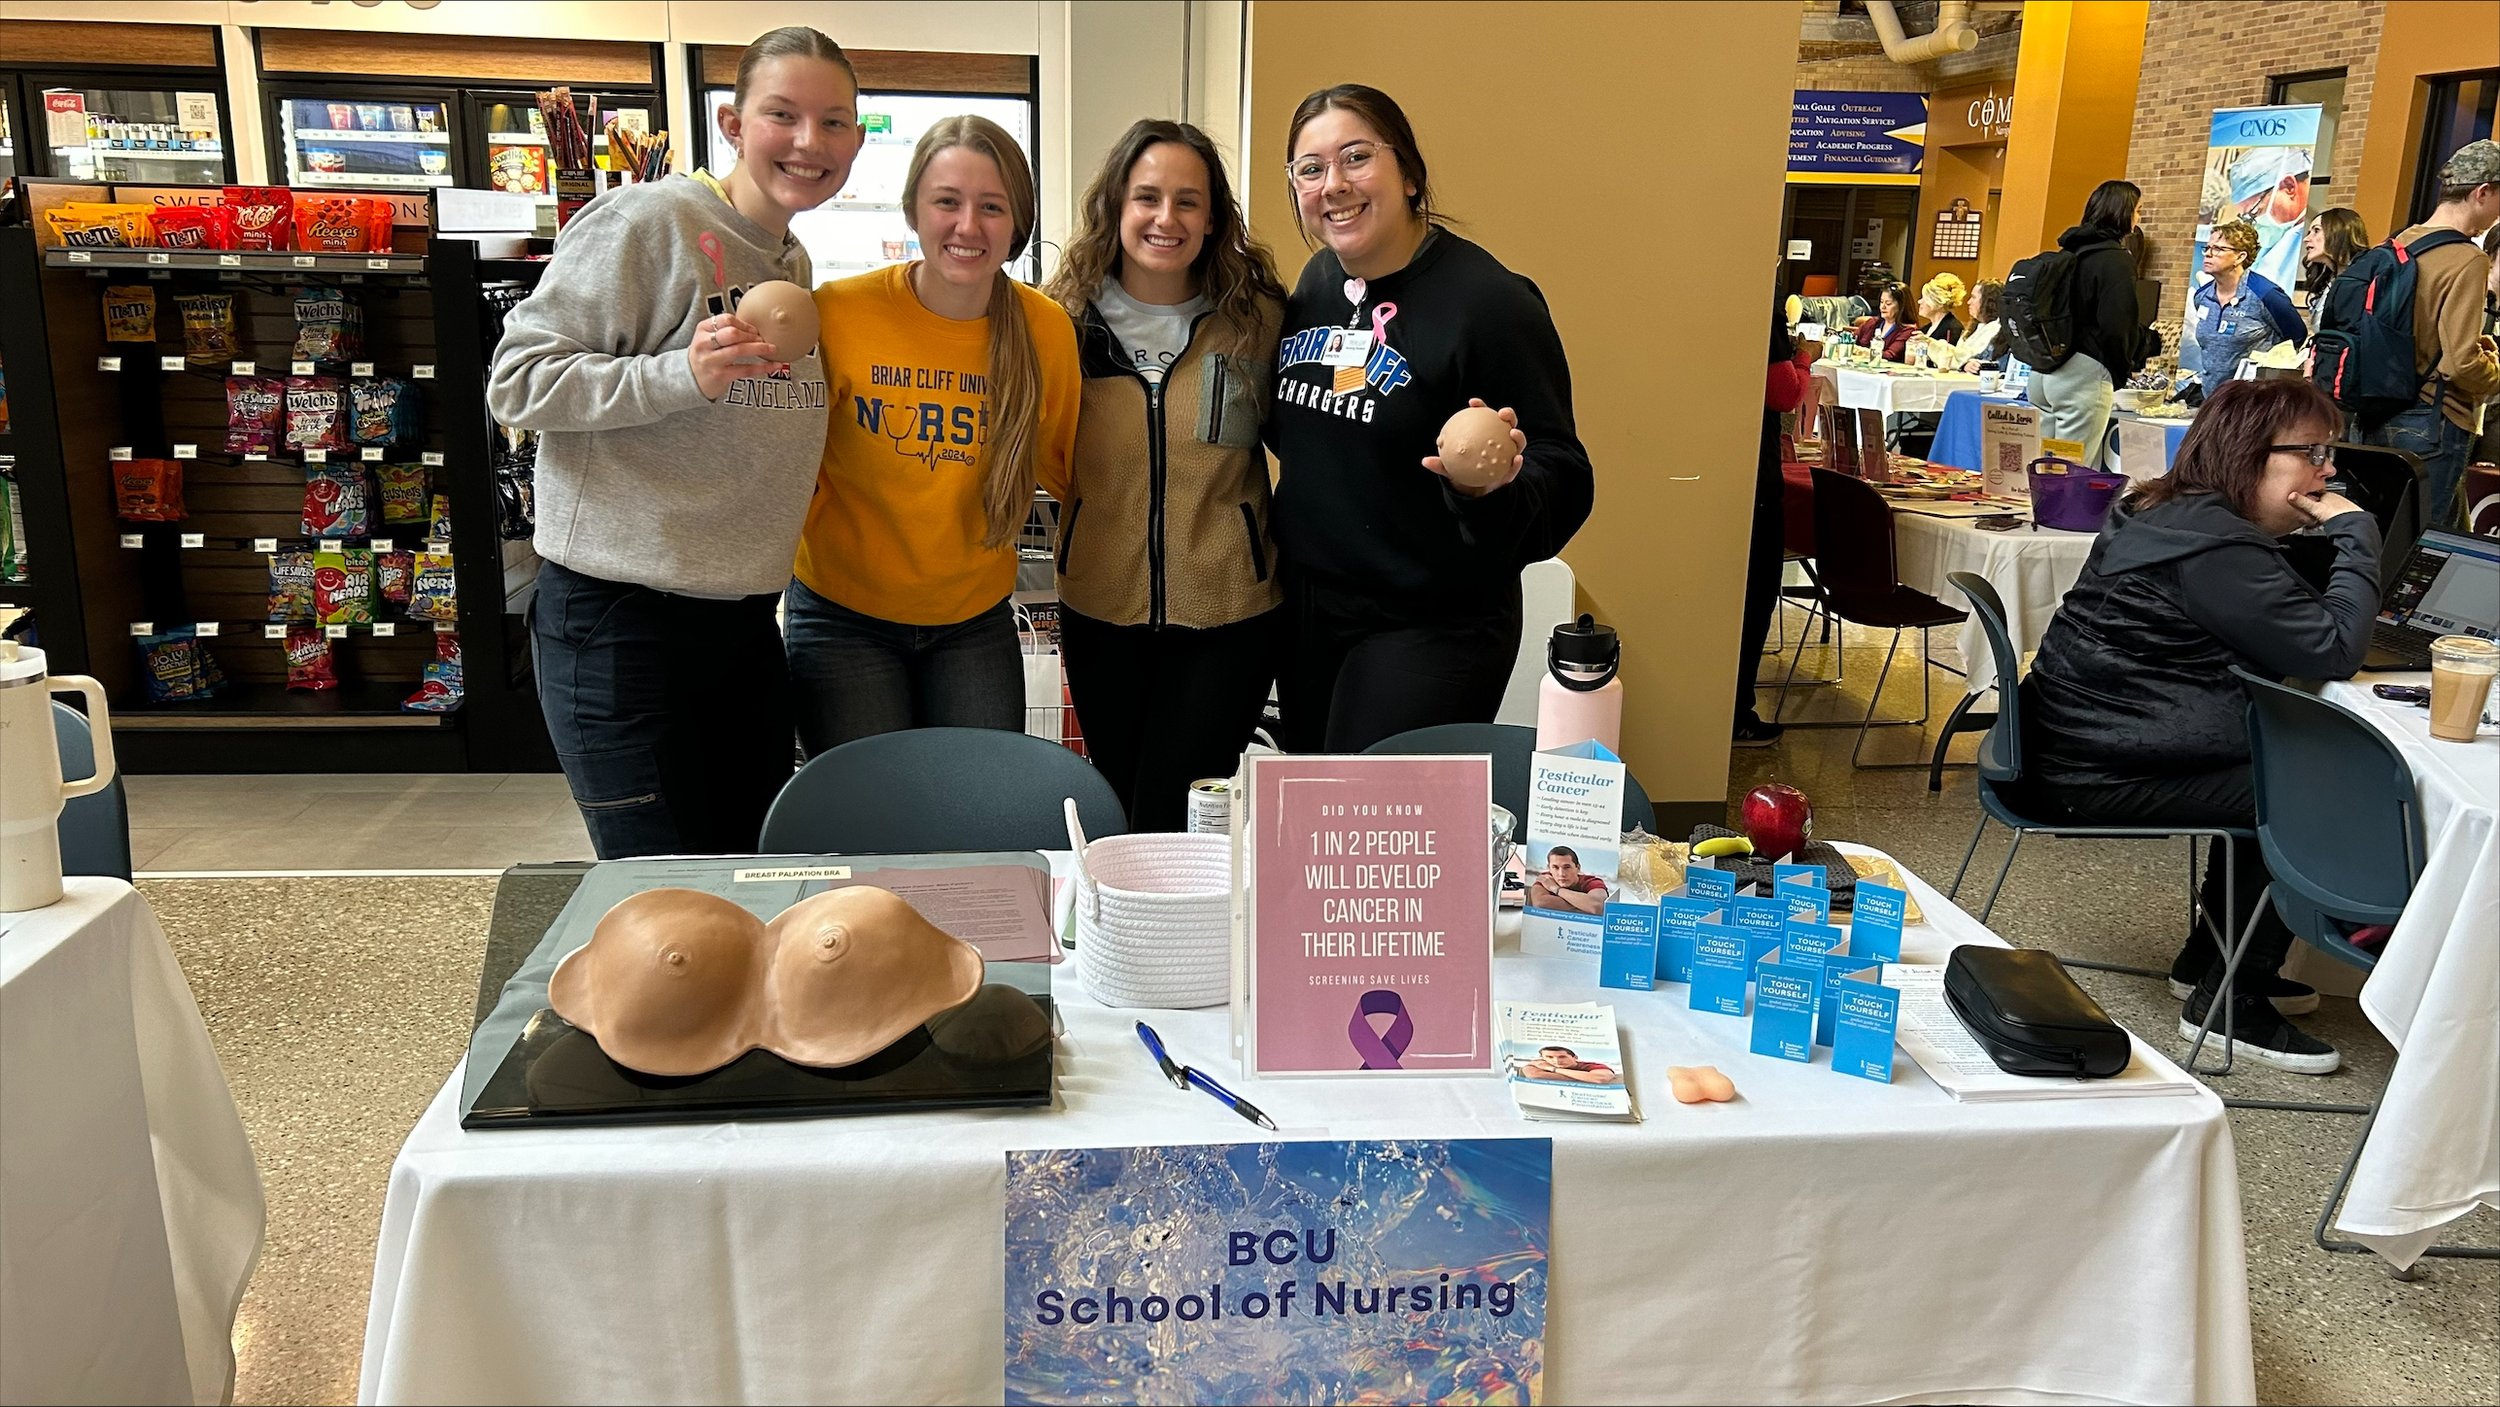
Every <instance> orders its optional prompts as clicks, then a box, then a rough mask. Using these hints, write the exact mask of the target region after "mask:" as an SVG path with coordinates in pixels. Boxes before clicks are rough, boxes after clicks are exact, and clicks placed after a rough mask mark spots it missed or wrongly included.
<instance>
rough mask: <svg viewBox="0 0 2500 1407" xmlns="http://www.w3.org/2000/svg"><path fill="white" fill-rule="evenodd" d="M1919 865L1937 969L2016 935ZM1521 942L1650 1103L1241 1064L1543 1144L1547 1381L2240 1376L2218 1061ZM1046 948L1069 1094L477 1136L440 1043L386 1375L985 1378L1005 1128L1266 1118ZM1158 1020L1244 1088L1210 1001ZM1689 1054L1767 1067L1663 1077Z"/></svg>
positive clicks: (822, 1390) (1358, 1124) (994, 1324)
mask: <svg viewBox="0 0 2500 1407" xmlns="http://www.w3.org/2000/svg"><path fill="white" fill-rule="evenodd" d="M1911 887H1912V889H1913V891H1914V892H1915V893H1916V895H1917V897H1918V900H1919V902H1920V904H1921V905H1922V906H1923V907H1924V908H1925V910H1926V913H1927V915H1928V923H1927V924H1926V925H1923V926H1919V927H1914V928H1912V929H1911V930H1910V932H1909V940H1908V941H1909V950H1908V951H1909V956H1910V957H1911V958H1913V960H1926V961H1937V960H1941V959H1942V957H1943V956H1944V955H1945V954H1946V953H1947V952H1948V951H1949V950H1950V949H1951V948H1952V947H1953V946H1955V945H1956V944H1960V943H1993V942H1995V941H1997V940H1996V939H1995V938H1994V937H1993V936H1992V935H1990V934H1989V933H1988V932H1987V930H1985V929H1983V928H1981V927H1980V926H1979V924H1978V923H1977V922H1976V921H1975V920H1973V919H1971V918H1969V917H1968V916H1967V915H1964V914H1963V913H1961V912H1960V911H1959V910H1957V909H1955V908H1954V907H1953V906H1952V905H1951V904H1949V903H1947V902H1945V901H1944V900H1943V899H1942V898H1941V897H1940V896H1938V895H1937V894H1936V892H1935V891H1934V890H1933V889H1931V888H1929V887H1927V886H1926V885H1925V884H1923V883H1920V882H1918V881H1917V880H1915V879H1913V880H1912V881H1911ZM1497 946H1499V947H1501V949H1502V951H1501V952H1500V953H1499V954H1498V956H1497V958H1496V962H1497V965H1498V972H1497V980H1498V982H1499V984H1500V989H1501V992H1502V994H1503V995H1504V996H1506V997H1514V998H1520V999H1527V1000H1559V1001H1572V1000H1586V999H1588V998H1591V997H1597V996H1602V997H1603V998H1604V999H1606V1000H1608V1001H1610V1002H1612V1003H1614V1004H1615V1006H1616V1007H1617V1010H1618V1013H1619V1019H1620V1021H1621V1025H1622V1029H1623V1033H1624V1038H1625V1047H1626V1054H1627V1056H1628V1063H1629V1066H1630V1070H1631V1074H1632V1077H1633V1083H1634V1089H1635V1092H1636V1096H1637V1098H1638V1099H1639V1101H1640V1105H1641V1108H1642V1109H1643V1111H1644V1112H1645V1113H1646V1114H1647V1116H1648V1122H1646V1123H1645V1124H1640V1125H1631V1126H1620V1125H1588V1126H1580V1125H1570V1124H1529V1123H1526V1122H1524V1121H1522V1120H1521V1119H1520V1118H1519V1116H1518V1115H1517V1114H1516V1113H1515V1112H1514V1111H1513V1107H1512V1105H1511V1101H1510V1098H1509V1095H1508V1094H1507V1092H1506V1090H1505V1087H1504V1086H1503V1085H1502V1083H1501V1082H1499V1081H1498V1080H1496V1079H1493V1078H1491V1077H1483V1078H1454V1079H1409V1080H1393V1081H1366V1080H1360V1079H1345V1080H1307V1079H1306V1080H1276V1081H1262V1080H1255V1079H1243V1080H1241V1081H1240V1082H1239V1083H1237V1084H1235V1085H1234V1087H1235V1088H1236V1089H1239V1090H1240V1091H1241V1092H1242V1094H1243V1095H1244V1097H1246V1098H1249V1099H1251V1100H1252V1101H1254V1102H1255V1103H1257V1104H1258V1105H1259V1106H1261V1107H1262V1108H1264V1109H1266V1110H1267V1111H1268V1113H1269V1114H1270V1115H1272V1116H1273V1117H1274V1118H1275V1119H1276V1121H1277V1122H1278V1123H1279V1124H1281V1125H1282V1126H1283V1133H1282V1136H1283V1137H1285V1138H1334V1139H1364V1138H1475V1137H1493V1138H1506V1137H1545V1136H1550V1137H1552V1139H1553V1140H1554V1198H1553V1220H1552V1242H1551V1250H1552V1260H1551V1274H1552V1280H1551V1284H1550V1291H1549V1304H1550V1309H1549V1317H1548V1319H1547V1327H1546V1364H1547V1368H1546V1374H1547V1376H1546V1380H1545V1381H1546V1399H1547V1400H1548V1401H1551V1402H1640V1401H1684V1402H1731V1401H1765V1402H1768V1401H1789V1402H1866V1401H1888V1402H1922V1401H1927V1402H1975V1401H1987V1402H2021V1401H2055V1402H2068V1403H2071V1402H2076V1401H2087V1400H2088V1401H2093V1402H2189V1401H2193V1402H2248V1401H2252V1400H2253V1397H2254V1390H2255V1384H2254V1379H2253V1376H2252V1372H2251V1366H2250V1341H2249V1320H2248V1292H2247V1280H2246V1267H2245V1263H2244V1258H2243V1250H2242V1243H2241V1234H2240V1196H2239V1178H2238V1172H2237V1164H2236V1159H2235V1157H2234V1153H2233V1149H2232V1142H2231V1131H2230V1125H2229V1122H2228V1120H2227V1119H2226V1118H2225V1117H2224V1114H2223V1110H2222V1106H2221V1103H2220V1101H2219V1100H2217V1099H2216V1098H2215V1097H2214V1096H2213V1094H2211V1093H2210V1092H2209V1091H2206V1090H2204V1089H2202V1088H2201V1087H2200V1088H2198V1089H2197V1090H2196V1091H2195V1092H2194V1093H2193V1094H2186V1095H2178V1096H2169V1097H2156V1098H2133V1099H2106V1098H2100V1099H2079V1100H2066V1101H2047V1102H2040V1103H2031V1104H2014V1105H1958V1104H1955V1103H1954V1102H1953V1101H1952V1100H1951V1099H1950V1098H1949V1097H1948V1096H1946V1095H1945V1094H1944V1093H1943V1092H1942V1091H1941V1090H1939V1089H1938V1088H1937V1087H1936V1086H1935V1085H1934V1084H1933V1083H1931V1082H1930V1081H1929V1080H1928V1079H1927V1078H1926V1076H1925V1075H1924V1074H1923V1073H1921V1072H1920V1070H1919V1069H1918V1067H1917V1066H1916V1064H1914V1063H1913V1062H1912V1061H1911V1060H1910V1059H1909V1057H1908V1056H1906V1055H1903V1056H1901V1057H1899V1059H1898V1063H1897V1071H1898V1073H1897V1076H1896V1079H1897V1083H1895V1084H1892V1085H1889V1086H1887V1085H1879V1084H1872V1083H1868V1082H1866V1081H1862V1080H1856V1079H1851V1078H1848V1077H1846V1076H1842V1075H1837V1074H1834V1073H1833V1072H1832V1071H1831V1070H1830V1068H1829V1062H1828V1057H1825V1058H1823V1059H1822V1060H1821V1061H1820V1062H1819V1063H1818V1064H1816V1065H1814V1066H1812V1067H1808V1066H1801V1065H1793V1064H1790V1063H1787V1062H1784V1061H1779V1060H1770V1059H1763V1058H1759V1057H1755V1056H1752V1055H1750V1054H1748V1053H1747V1052H1746V1043H1747V1035H1748V1031H1749V1023H1748V1022H1746V1021H1741V1020H1736V1019H1732V1018H1727V1017H1721V1016H1713V1015H1704V1014H1700V1013H1696V1012H1693V1011H1690V1010H1688V1009H1687V1008H1686V1006H1685V1001H1686V989H1685V988H1683V987H1681V986H1672V987H1666V988H1662V989H1661V990H1660V991H1658V992H1655V993H1637V992H1621V991H1616V992H1604V993H1600V992H1598V991H1597V990H1596V988H1595V986H1594V985H1593V973H1592V972H1591V970H1590V969H1589V968H1588V967H1587V966H1586V965H1583V964H1574V963H1568V962H1563V961H1557V960H1549V959H1540V958H1530V957H1525V956H1522V955H1521V954H1519V953H1518V952H1516V951H1515V950H1513V949H1512V948H1511V946H1510V944H1509V943H1508V942H1507V941H1505V942H1504V943H1502V944H1499V945H1497ZM1055 979H1056V981H1055V986H1056V991H1057V993H1058V995H1059V997H1060V999H1061V1001H1062V1006H1061V1010H1062V1012H1063V1013H1064V1016H1065V1021H1066V1033H1065V1035H1064V1036H1063V1037H1062V1039H1061V1042H1060V1046H1059V1075H1058V1102H1057V1105H1056V1107H1054V1108H1052V1109H1050V1110H1046V1111H1045V1110H1014V1111H1007V1110H999V1111H974V1112H957V1113H918V1114H897V1115H890V1116H870V1117H854V1118H845V1119H790V1120H758V1121H751V1122H744V1123H712V1124H682V1125H645V1126H640V1127H617V1128H570V1129H550V1130H511V1129H505V1130H493V1131H477V1132H466V1131H463V1130H462V1129H461V1128H460V1127H459V1100H460V1090H461V1080H460V1075H459V1073H458V1072H457V1071H455V1072H454V1074H453V1076H452V1078H451V1079H450V1080H449V1081H448V1082H447V1083H446V1084H445V1085H444V1087H443V1090H442V1093H441V1094H440V1095H438V1096H437V1097H436V1099H435V1101H434V1103H433V1105H432V1106H431V1107H430V1108H428V1109H427V1110H426V1112H425V1114H424V1116H423V1118H422V1119H420V1120H419V1122H418V1124H417V1127H416V1129H415V1131H414V1132H413V1133H411V1134H410V1135H409V1138H408V1142H407V1145H406V1146H405V1147H404V1148H403V1149H402V1150H401V1151H400V1155H399V1159H398V1161H397V1163H396V1164H395V1166H394V1167H393V1168H392V1170H391V1183H390V1194H389V1199H388V1202H387V1204H386V1206H385V1208H384V1211H383V1218H382V1238H381V1247H380V1252H379V1255H378V1256H377V1259H376V1266H375V1271H374V1286H373V1303H372V1309H371V1314H370V1317H369V1318H368V1320H367V1323H366V1330H365V1354H364V1375H363V1382H362V1385H361V1388H360V1397H361V1399H362V1400H363V1401H365V1402H368V1403H398V1402H495V1403H531V1402H593V1401H642V1402H705V1401H718V1402H772V1401H786V1400H812V1401H872V1400H873V1401H882V1402H896V1401H918V1402H996V1401H998V1400H1000V1394H1001V1393H1002V1391H1003V1375H1004V1371H1005V1368H1004V1363H1005V1357H1004V1348H1003V1344H1002V1337H1003V1336H1002V1328H1001V1319H1000V1314H1001V1310H1002V1303H1001V1301H1002V1296H1003V1294H1004V1284H1005V1278H1004V1277H1005V1268H1004V1261H1003V1256H1004V1248H1003V1246H1002V1244H1001V1235H1002V1231H1001V1227H1002V1218H1003V1215H1004V1197H1005V1179H1006V1168H1005V1162H1006V1160H1005V1156H1004V1154H1005V1152H1006V1150H1008V1149H1011V1148H1046V1147H1093V1146H1116V1145H1135V1144H1149V1143H1232V1142H1244V1141H1252V1140H1255V1139H1257V1138H1259V1137H1261V1136H1262V1135H1261V1134H1260V1131H1259V1130H1257V1129H1255V1128H1253V1127H1251V1126H1250V1125H1248V1124H1245V1123H1243V1122H1242V1121H1241V1120H1239V1119H1238V1118H1236V1117H1234V1116H1233V1115H1232V1114H1231V1113H1229V1112H1228V1111H1226V1110H1225V1109H1224V1108H1222V1107H1221V1106H1219V1105H1218V1104H1216V1103H1215V1102H1214V1101H1213V1100H1210V1099H1206V1098H1203V1097H1200V1096H1196V1095H1193V1094H1190V1093H1186V1092H1181V1091H1176V1090H1174V1089H1173V1088H1172V1087H1171V1086H1170V1085H1169V1084H1168V1083H1166V1082H1165V1081H1164V1080H1163V1079H1162V1077H1161V1076H1160V1075H1159V1074H1158V1073H1157V1071H1156V1068H1155V1066H1154V1063H1153V1062H1152V1060H1150V1059H1149V1058H1148V1057H1147V1055H1146V1052H1145V1051H1144V1049H1142V1048H1141V1047H1140V1045H1139V1043H1138V1040H1137V1037H1136V1036H1135V1034H1134V1033H1133V1030H1132V1023H1133V1022H1134V1021H1135V1019H1136V1018H1137V1016H1138V1015H1139V1013H1137V1012H1134V1011H1127V1010H1114V1009H1111V1008H1107V1007H1103V1006H1099V1005H1096V1004H1094V1003H1093V1002H1092V1001H1091V1000H1090V999H1089V998H1087V997H1086V996H1085V995H1084V994H1083V992H1082V984H1081V982H1080V980H1079V979H1078V978H1077V976H1076V973H1075V971H1074V968H1073V965H1068V966H1062V967H1061V968H1059V969H1058V971H1057V973H1056V974H1055ZM1153 1020H1154V1023H1155V1025H1156V1027H1157V1029H1158V1030H1159V1031H1160V1032H1161V1033H1162V1035H1163V1037H1164V1040H1165V1042H1166V1044H1167V1045H1168V1046H1169V1047H1170V1048H1171V1051H1172V1053H1173V1056H1174V1057H1175V1058H1176V1059H1180V1060H1185V1061H1192V1062H1197V1063H1201V1064H1204V1065H1207V1066H1209V1067H1210V1068H1212V1069H1214V1070H1216V1071H1218V1072H1219V1074H1220V1075H1221V1077H1222V1078H1224V1079H1226V1081H1227V1082H1228V1083H1230V1082H1232V1080H1233V1078H1234V1077H1233V1076H1232V1074H1231V1073H1230V1070H1231V1066H1232V1062H1231V1061H1229V1060H1228V1059H1226V1058H1225V1056H1224V1054H1223V1052H1224V1051H1225V1049H1226V1046H1227V1041H1228V1032H1229V1028H1230V1022H1229V1017H1228V1014H1227V1013H1226V1012H1225V1011H1224V1010H1223V1009H1222V1008H1216V1009H1212V1010H1201V1011H1187V1012H1163V1013H1155V1014H1154V1016H1153ZM2157 1058H2158V1057H2157ZM1687 1063H1691V1064H1716V1065H1718V1066H1719V1067H1720V1068H1721V1069H1723V1070H1725V1071H1727V1072H1728V1073H1729V1074H1730V1075H1731V1076H1732V1077H1733V1078H1734V1080H1735V1082H1736V1085H1737V1087H1738V1089H1739V1091H1740V1092H1741V1095H1742V1097H1741V1098H1740V1099H1739V1100H1738V1101H1737V1102H1736V1103H1733V1104H1727V1105H1700V1106H1689V1107H1688V1106H1684V1105H1679V1104H1677V1103H1675V1101H1674V1100H1673V1098H1672V1097H1670V1096H1669V1094H1668V1093H1667V1088H1666V1084H1667V1081H1666V1068H1667V1067H1668V1066H1670V1065H1678V1064H1687Z"/></svg>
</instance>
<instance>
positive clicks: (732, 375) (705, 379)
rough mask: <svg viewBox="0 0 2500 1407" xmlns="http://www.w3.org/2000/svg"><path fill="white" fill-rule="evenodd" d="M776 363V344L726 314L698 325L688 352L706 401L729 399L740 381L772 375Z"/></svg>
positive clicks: (696, 379)
mask: <svg viewBox="0 0 2500 1407" xmlns="http://www.w3.org/2000/svg"><path fill="white" fill-rule="evenodd" d="M775 361H776V358H775V357H774V356H773V344H772V343H771V342H769V341H767V340H766V339H765V337H764V334H763V333H761V332H758V331H756V330H755V329H754V328H753V327H752V326H750V325H748V324H746V323H744V322H741V321H739V320H738V319H737V318H735V317H733V316H731V315H730V314H727V313H723V314H721V315H720V316H719V317H712V318H705V319H704V320H703V321H701V322H699V323H696V324H695V327H694V341H693V343H692V344H690V345H689V346H688V347H687V348H686V362H687V364H688V365H690V366H692V367H693V368H694V384H695V389H696V390H699V391H701V392H702V393H703V399H705V400H707V401H717V400H719V399H720V398H721V397H723V396H725V395H728V394H729V388H730V386H731V385H732V384H733V383H735V382H736V381H738V380H739V379H740V378H741V377H747V376H755V375H759V374H766V373H769V372H770V371H772V370H774V369H775V367H774V363H775Z"/></svg>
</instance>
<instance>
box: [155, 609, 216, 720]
mask: <svg viewBox="0 0 2500 1407" xmlns="http://www.w3.org/2000/svg"><path fill="white" fill-rule="evenodd" d="M138 645H139V677H140V678H141V679H144V680H146V681H147V689H148V702H149V703H190V702H193V701H195V700H199V699H205V698H212V697H214V696H215V695H216V693H217V690H218V689H219V688H220V687H221V686H223V685H224V683H225V682H226V677H225V674H224V673H223V672H222V671H220V670H219V669H218V668H217V662H216V661H215V660H214V659H212V658H210V657H209V653H208V650H207V648H206V647H205V646H203V645H201V644H200V640H199V636H198V634H197V633H196V632H195V631H194V630H193V629H192V628H191V627H190V626H187V625H177V626H173V627H171V628H170V629H166V630H161V631H159V632H157V633H156V634H154V635H142V636H140V637H139V640H138Z"/></svg>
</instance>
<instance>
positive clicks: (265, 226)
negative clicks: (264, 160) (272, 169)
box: [225, 186, 295, 250]
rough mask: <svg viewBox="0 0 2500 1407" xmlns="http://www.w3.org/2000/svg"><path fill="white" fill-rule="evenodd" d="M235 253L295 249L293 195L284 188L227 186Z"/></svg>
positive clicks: (228, 208) (226, 206)
mask: <svg viewBox="0 0 2500 1407" xmlns="http://www.w3.org/2000/svg"><path fill="white" fill-rule="evenodd" d="M225 208H226V209H227V210H229V211H231V212H232V213H233V220H234V247H235V248H237V249H281V250H283V249H292V248H294V247H295V193H294V192H293V191H290V190H288V189H287V188H286V187H284V186H228V187H226V202H225Z"/></svg>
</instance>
